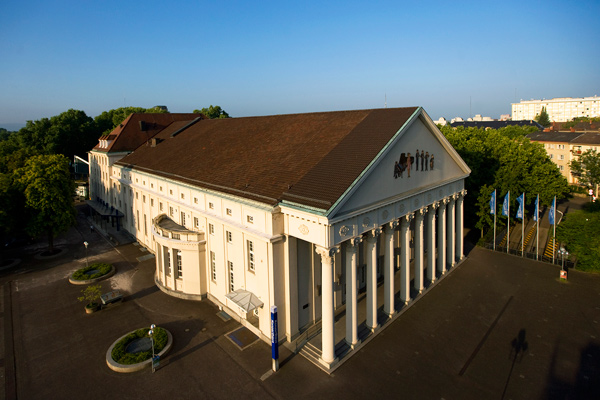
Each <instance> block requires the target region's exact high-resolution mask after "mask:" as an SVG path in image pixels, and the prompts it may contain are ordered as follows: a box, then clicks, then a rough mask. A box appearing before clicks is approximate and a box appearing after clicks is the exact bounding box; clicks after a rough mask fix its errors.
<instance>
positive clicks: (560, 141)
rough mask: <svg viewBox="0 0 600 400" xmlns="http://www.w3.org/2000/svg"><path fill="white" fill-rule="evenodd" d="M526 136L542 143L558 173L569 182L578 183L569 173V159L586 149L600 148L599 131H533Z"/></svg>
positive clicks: (574, 157) (596, 149)
mask: <svg viewBox="0 0 600 400" xmlns="http://www.w3.org/2000/svg"><path fill="white" fill-rule="evenodd" d="M527 137H528V138H529V139H530V140H531V141H533V142H538V143H541V144H543V145H544V149H545V150H546V153H548V157H550V159H551V160H552V162H554V163H555V164H556V165H557V166H558V168H559V169H560V173H561V174H562V175H563V176H564V177H565V178H566V179H567V182H569V183H570V184H577V183H578V181H577V177H576V176H575V175H573V174H572V173H571V168H570V163H571V161H573V160H574V159H577V157H579V156H580V155H581V154H583V153H585V152H586V151H588V150H593V151H598V150H599V149H600V133H599V132H567V131H559V132H535V133H531V134H529V135H527Z"/></svg>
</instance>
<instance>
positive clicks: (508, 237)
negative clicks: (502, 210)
mask: <svg viewBox="0 0 600 400" xmlns="http://www.w3.org/2000/svg"><path fill="white" fill-rule="evenodd" d="M506 211H507V213H506V214H507V215H506V254H508V245H509V244H510V190H509V191H508V207H507V210H506Z"/></svg>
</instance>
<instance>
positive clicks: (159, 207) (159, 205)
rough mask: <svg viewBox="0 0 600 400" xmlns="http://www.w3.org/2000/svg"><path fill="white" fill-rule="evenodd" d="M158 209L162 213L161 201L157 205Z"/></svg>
mask: <svg viewBox="0 0 600 400" xmlns="http://www.w3.org/2000/svg"><path fill="white" fill-rule="evenodd" d="M158 209H159V210H160V211H162V210H163V205H162V201H161V202H159V203H158Z"/></svg>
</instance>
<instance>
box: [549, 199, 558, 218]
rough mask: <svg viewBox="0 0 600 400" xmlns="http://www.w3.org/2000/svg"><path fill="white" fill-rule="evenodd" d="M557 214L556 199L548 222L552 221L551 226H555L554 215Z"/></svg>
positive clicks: (553, 201) (551, 207)
mask: <svg viewBox="0 0 600 400" xmlns="http://www.w3.org/2000/svg"><path fill="white" fill-rule="evenodd" d="M555 213H556V197H555V198H554V200H552V205H551V206H550V212H549V213H548V221H550V225H554V214H555Z"/></svg>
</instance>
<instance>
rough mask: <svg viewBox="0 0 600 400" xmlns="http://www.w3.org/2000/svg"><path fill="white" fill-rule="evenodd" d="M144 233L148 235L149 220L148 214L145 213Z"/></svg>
mask: <svg viewBox="0 0 600 400" xmlns="http://www.w3.org/2000/svg"><path fill="white" fill-rule="evenodd" d="M144 235H146V236H148V222H147V221H146V214H144Z"/></svg>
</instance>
